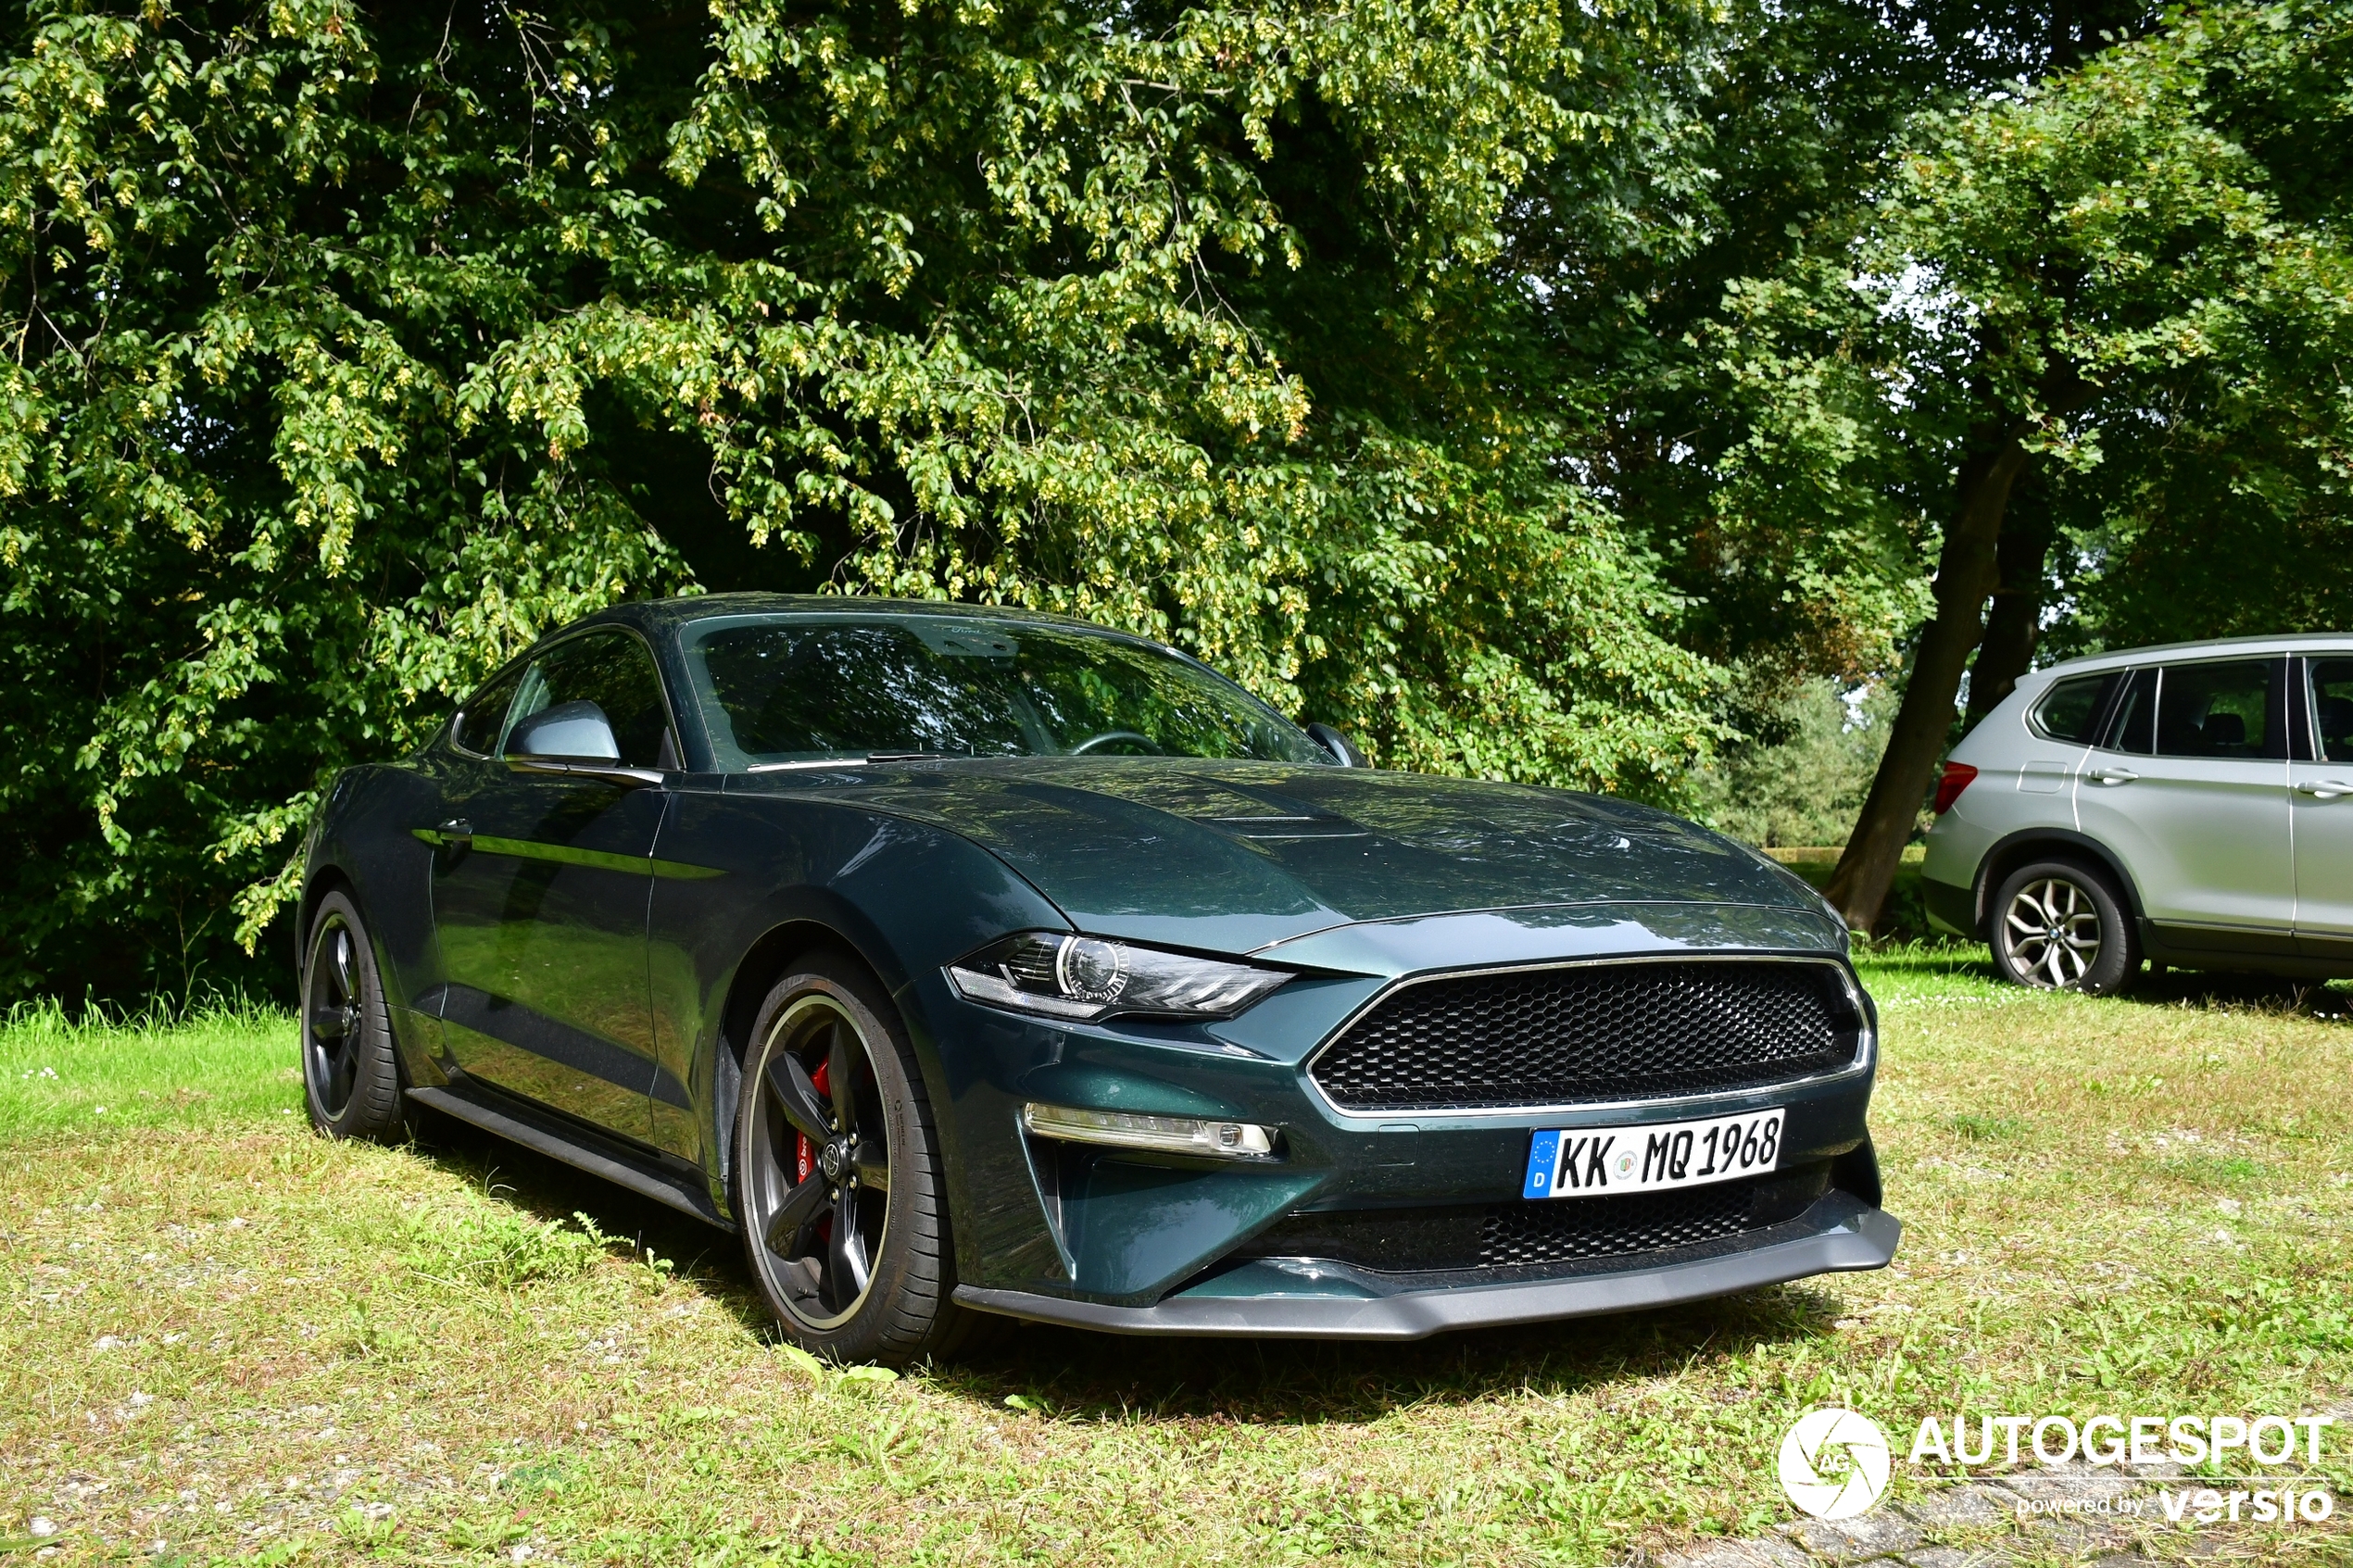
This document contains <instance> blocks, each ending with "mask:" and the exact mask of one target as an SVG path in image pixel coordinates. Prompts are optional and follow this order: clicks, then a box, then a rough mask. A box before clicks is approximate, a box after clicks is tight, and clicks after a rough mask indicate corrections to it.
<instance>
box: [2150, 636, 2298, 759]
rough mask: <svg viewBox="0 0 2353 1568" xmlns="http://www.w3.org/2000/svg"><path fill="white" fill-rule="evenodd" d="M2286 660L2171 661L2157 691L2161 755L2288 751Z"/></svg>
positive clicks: (2276, 755)
mask: <svg viewBox="0 0 2353 1568" xmlns="http://www.w3.org/2000/svg"><path fill="white" fill-rule="evenodd" d="M2283 674H2284V661H2283V660H2280V659H2245V660H2233V662H2230V663H2227V664H2169V665H2167V666H2166V667H2165V670H2164V679H2163V680H2162V681H2161V682H2160V683H2159V685H2158V697H2157V754H2158V756H2160V757H2217V758H2245V759H2264V758H2271V759H2280V758H2284V757H2286V756H2287V705H2286V703H2285V702H2284V700H2283V698H2284V696H2285V693H2284V689H2283V688H2284V685H2285V683H2284V681H2283V680H2282V679H2281V676H2282V675H2283Z"/></svg>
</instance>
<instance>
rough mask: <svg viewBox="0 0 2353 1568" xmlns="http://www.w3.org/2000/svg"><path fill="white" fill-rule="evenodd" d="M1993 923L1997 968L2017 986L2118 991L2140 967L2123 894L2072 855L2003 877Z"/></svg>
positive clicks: (2100, 992)
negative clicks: (2075, 859) (2072, 857)
mask: <svg viewBox="0 0 2353 1568" xmlns="http://www.w3.org/2000/svg"><path fill="white" fill-rule="evenodd" d="M1993 924H1994V929H1993V933H1992V935H1993V939H1994V941H1993V947H1994V967H1995V968H1997V969H1999V970H2000V971H2001V972H2002V977H2003V978H2004V979H2006V980H2008V981H2010V982H2012V983H2014V984H2016V985H2035V986H2041V987H2044V988H2045V989H2050V990H2061V991H2082V992H2083V993H2085V994H2086V995H2088V996H2094V997H2106V996H2113V995H2114V994H2116V993H2117V992H2119V991H2121V990H2122V989H2124V987H2125V986H2126V985H2128V984H2130V983H2131V981H2132V979H2133V975H2134V974H2136V973H2137V972H2139V970H2140V967H2141V954H2140V944H2139V941H2138V939H2137V937H2136V935H2135V933H2134V932H2133V922H2132V920H2131V918H2130V917H2129V916H2128V915H2126V913H2125V911H2124V901H2123V899H2122V898H2120V897H2118V896H2117V893H2116V890H2115V888H2114V887H2112V886H2110V885H2109V884H2108V878H2106V877H2105V876H2102V875H2100V874H2099V873H2098V872H2094V871H2092V870H2091V869H2089V868H2088V867H2085V866H2082V865H2080V864H2078V863H2076V862H2075V861H2072V860H2038V861H2036V862H2034V863H2033V864H2032V865H2026V866H2020V868H2019V869H2018V870H2016V871H2014V872H2010V874H2009V875H2008V876H2007V877H2005V878H2003V879H2002V884H2001V886H2000V887H1999V888H1997V889H1995V891H1994V922H1993Z"/></svg>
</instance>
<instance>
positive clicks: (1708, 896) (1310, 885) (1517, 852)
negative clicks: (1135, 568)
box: [730, 758, 1823, 952]
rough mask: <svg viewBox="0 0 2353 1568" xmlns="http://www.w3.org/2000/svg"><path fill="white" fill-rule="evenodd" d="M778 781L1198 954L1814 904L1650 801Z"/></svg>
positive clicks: (1159, 765) (1099, 780) (993, 770)
mask: <svg viewBox="0 0 2353 1568" xmlns="http://www.w3.org/2000/svg"><path fill="white" fill-rule="evenodd" d="M734 782H735V781H730V784H731V789H732V787H733V784H734ZM768 782H769V781H768V780H767V779H761V780H759V781H756V783H755V784H754V785H753V787H761V786H763V785H766V784H768ZM778 784H779V785H781V786H782V787H783V788H789V789H791V790H792V792H793V793H796V794H799V793H801V792H802V791H803V790H807V791H809V792H810V793H813V794H817V795H821V796H826V797H833V798H836V799H838V800H841V801H842V802H843V803H844V804H846V805H847V804H852V803H854V804H857V805H860V806H863V807H866V808H868V809H877V808H878V809H885V810H887V811H890V812H892V813H893V814H895V815H900V816H904V817H910V818H913V819H916V820H919V821H923V822H931V823H935V824H937V825H939V826H942V827H945V828H948V829H950V830H952V831H954V832H956V833H959V834H964V835H965V836H967V837H969V838H972V839H974V840H976V841H977V842H979V843H980V844H983V845H985V846H987V847H988V848H989V849H991V850H993V851H994V852H995V853H997V854H998V855H1000V856H1001V857H1002V858H1003V859H1005V860H1007V861H1008V862H1010V863H1011V864H1012V865H1013V866H1014V867H1015V868H1016V869H1017V870H1019V871H1020V872H1022V874H1023V875H1024V876H1026V877H1027V878H1028V879H1029V881H1030V882H1031V883H1033V884H1036V886H1037V887H1038V889H1039V891H1041V892H1042V893H1044V894H1045V895H1046V897H1049V898H1051V899H1052V900H1053V901H1054V902H1055V903H1056V904H1057V905H1058V906H1060V907H1061V909H1063V912H1064V913H1066V914H1067V915H1068V916H1069V917H1070V919H1071V921H1072V922H1073V923H1074V924H1076V926H1077V927H1078V928H1079V929H1081V930H1084V931H1093V932H1098V933H1101V934H1102V935H1118V936H1126V937H1130V938H1133V939H1136V940H1140V941H1156V942H1165V943H1172V944H1176V945H1179V946H1185V947H1200V948H1207V949H1211V950H1222V951H1227V952H1247V951H1251V950H1252V949H1254V948H1258V947H1265V946H1266V945H1267V944H1269V943H1272V942H1278V941H1283V940H1285V939H1288V938H1291V937H1297V936H1301V935H1305V934H1307V933H1310V932H1315V931H1322V930H1326V929H1328V928H1330V927H1333V926H1339V925H1345V924H1349V923H1352V922H1365V921H1390V920H1399V919H1403V918H1409V917H1416V916H1428V915H1440V914H1448V913H1453V912H1456V911H1466V910H1481V909H1531V908H1535V907H1540V906H1562V905H1580V904H1584V905H1592V904H1614V905H1658V904H1668V905H1684V906H1689V905H1692V904H1713V905H1748V906H1752V907H1759V908H1770V909H1784V910H1788V909H1794V910H1801V911H1804V912H1805V913H1806V915H1808V916H1810V917H1819V916H1820V914H1821V912H1822V908H1823V906H1822V904H1821V901H1820V900H1819V899H1818V897H1815V896H1814V894H1813V893H1812V892H1811V890H1810V889H1808V888H1807V887H1806V885H1805V884H1804V883H1802V882H1800V881H1799V880H1798V879H1797V878H1795V877H1794V876H1792V875H1791V874H1790V873H1788V872H1783V871H1781V870H1780V869H1779V868H1778V867H1773V866H1769V865H1767V864H1765V863H1764V862H1762V861H1760V860H1759V859H1757V858H1756V857H1755V856H1754V855H1752V854H1750V853H1749V852H1748V851H1746V850H1744V849H1743V848H1741V847H1738V846H1736V845H1734V844H1732V843H1730V841H1729V840H1726V839H1724V838H1721V837H1718V835H1716V834H1711V833H1708V832H1706V831H1705V830H1703V829H1701V828H1698V827H1694V826H1693V825H1692V824H1691V823H1689V822H1683V821H1681V820H1680V819H1678V818H1675V817H1671V816H1669V815H1667V813H1665V812H1663V811H1656V810H1653V809H1650V808H1648V807H1642V806H1634V805H1629V804H1628V803H1626V802H1624V801H1617V800H1607V799H1603V798H1600V797H1593V796H1587V795H1574V794H1569V793H1567V792H1566V791H1560V790H1549V789H1535V788H1529V787H1526V786H1522V785H1517V784H1490V783H1483V782H1479V781H1476V780H1464V779H1442V778H1432V777H1428V776H1425V775H1420V774H1414V773H1392V772H1378V771H1370V770H1363V769H1348V768H1324V767H1312V766H1307V767H1302V766H1292V765H1286V764H1278V763H1257V762H1211V761H1199V760H1191V759H1148V758H1119V759H1092V758H1076V759H1006V760H1003V761H994V760H974V761H959V762H953V763H946V764H932V765H925V766H916V767H903V768H894V769H891V770H889V771H882V770H879V769H862V770H860V771H859V777H858V780H857V782H856V783H855V784H852V783H851V781H850V780H849V778H847V777H845V775H844V774H839V773H827V774H819V775H815V776H813V777H812V776H810V775H802V776H801V778H800V779H799V780H795V781H793V782H792V783H791V784H784V782H783V781H781V780H779V781H778ZM1774 923H1776V924H1784V925H1785V924H1786V922H1774ZM1806 923H1808V924H1811V923H1814V922H1812V921H1809V922H1806Z"/></svg>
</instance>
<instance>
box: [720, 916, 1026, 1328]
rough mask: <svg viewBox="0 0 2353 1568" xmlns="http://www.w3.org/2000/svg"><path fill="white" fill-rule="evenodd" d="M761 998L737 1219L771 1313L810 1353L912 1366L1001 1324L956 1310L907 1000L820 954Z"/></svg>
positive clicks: (743, 1100)
mask: <svg viewBox="0 0 2353 1568" xmlns="http://www.w3.org/2000/svg"><path fill="white" fill-rule="evenodd" d="M795 968H796V971H797V972H795V973H792V974H789V975H787V976H786V977H785V978H784V979H783V980H781V981H779V982H778V983H777V984H776V985H775V986H774V989H772V990H771V991H770V992H769V993H768V996H767V997H766V999H765V1000H764V1001H763V1002H762V1003H761V1009H760V1012H759V1015H758V1020H757V1022H755V1024H754V1026H753V1030H752V1034H751V1045H750V1047H749V1050H748V1051H747V1053H746V1060H745V1062H744V1074H743V1085H742V1091H741V1094H740V1096H739V1098H738V1102H737V1106H736V1141H735V1148H736V1156H737V1158H736V1160H735V1173H734V1174H735V1188H736V1191H735V1198H736V1219H737V1220H738V1221H739V1222H740V1223H742V1226H743V1233H744V1249H745V1252H746V1254H747V1256H748V1257H749V1261H750V1263H751V1272H752V1274H753V1277H754V1278H756V1279H757V1280H759V1282H760V1287H761V1295H763V1296H764V1297H765V1298H767V1301H768V1308H769V1311H772V1312H774V1314H775V1317H776V1322H777V1323H778V1324H779V1325H780V1326H781V1327H782V1328H783V1329H784V1332H785V1335H786V1337H787V1338H789V1339H791V1340H792V1341H793V1342H794V1343H796V1344H798V1345H799V1346H801V1347H802V1348H804V1349H808V1350H811V1351H813V1352H815V1353H817V1354H819V1355H822V1356H825V1357H828V1358H830V1359H831V1360H834V1361H884V1362H889V1363H892V1364H901V1365H903V1364H905V1363H906V1362H909V1361H918V1360H921V1359H923V1358H925V1357H926V1356H938V1355H946V1354H949V1353H951V1352H953V1351H955V1350H958V1349H961V1348H966V1347H967V1346H968V1345H969V1344H970V1343H971V1342H972V1341H973V1340H974V1338H975V1336H976V1335H977V1334H979V1333H981V1332H983V1331H985V1330H986V1329H988V1328H989V1327H992V1326H994V1323H995V1320H993V1319H988V1317H987V1316H986V1315H985V1314H981V1313H975V1312H973V1311H970V1310H969V1309H966V1308H963V1307H959V1306H957V1305H956V1304H955V1302H954V1300H953V1299H951V1297H952V1295H953V1292H954V1290H955V1285H956V1281H955V1262H954V1258H953V1256H952V1253H951V1250H950V1234H949V1226H948V1205H947V1189H946V1185H945V1183H944V1182H943V1180H942V1177H941V1173H940V1162H939V1153H938V1149H939V1142H938V1136H937V1132H936V1131H935V1129H934V1126H933V1122H932V1116H931V1106H930V1102H929V1100H928V1098H926V1097H925V1093H924V1085H923V1078H922V1075H921V1073H920V1072H919V1070H918V1069H917V1067H916V1064H915V1058H914V1052H913V1050H912V1048H911V1047H909V1045H908V1043H907V1037H906V1031H905V1029H904V1028H903V1027H902V1026H901V1025H900V1021H899V1016H898V1012H897V1010H895V1009H894V1008H892V1006H891V1005H890V1001H889V998H888V997H887V996H885V995H884V994H883V991H882V988H881V987H880V986H879V985H876V984H875V981H874V979H873V977H872V976H870V975H869V974H867V973H866V972H865V971H864V969H863V967H862V965H859V964H858V963H856V962H855V961H854V960H850V959H849V958H848V957H847V956H841V955H832V954H826V955H821V956H816V957H812V958H811V959H807V960H802V961H801V962H799V964H797V965H796V966H795Z"/></svg>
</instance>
